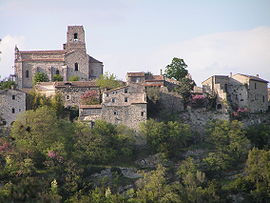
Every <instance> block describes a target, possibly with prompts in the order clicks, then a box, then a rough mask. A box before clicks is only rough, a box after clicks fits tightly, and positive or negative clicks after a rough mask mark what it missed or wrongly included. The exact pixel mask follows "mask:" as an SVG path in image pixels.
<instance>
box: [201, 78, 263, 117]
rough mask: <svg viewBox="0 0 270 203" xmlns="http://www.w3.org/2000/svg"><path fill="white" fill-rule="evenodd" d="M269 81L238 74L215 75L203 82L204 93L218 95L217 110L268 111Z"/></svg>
mask: <svg viewBox="0 0 270 203" xmlns="http://www.w3.org/2000/svg"><path fill="white" fill-rule="evenodd" d="M267 84H268V81H266V80H263V79H262V78H260V77H259V76H252V75H245V74H240V73H237V74H235V75H231V76H224V75H214V76H211V77H209V78H208V79H206V80H205V81H203V82H202V87H203V92H204V93H209V94H216V96H217V100H216V101H217V106H216V107H217V109H222V110H226V109H227V104H229V105H230V106H231V107H232V108H233V110H237V109H238V108H245V109H247V110H248V111H249V112H251V113H256V112H266V111H267V110H268V101H267V98H268V90H267Z"/></svg>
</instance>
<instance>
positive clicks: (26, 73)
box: [25, 70, 29, 78]
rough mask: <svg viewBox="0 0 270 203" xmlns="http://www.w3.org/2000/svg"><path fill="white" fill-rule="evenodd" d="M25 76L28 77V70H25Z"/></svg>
mask: <svg viewBox="0 0 270 203" xmlns="http://www.w3.org/2000/svg"><path fill="white" fill-rule="evenodd" d="M25 77H26V78H29V70H27V71H25Z"/></svg>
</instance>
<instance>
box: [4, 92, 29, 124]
mask: <svg viewBox="0 0 270 203" xmlns="http://www.w3.org/2000/svg"><path fill="white" fill-rule="evenodd" d="M25 110H26V94H25V93H24V92H22V91H21V90H17V89H5V90H0V117H1V118H2V119H3V122H2V123H4V124H5V125H6V126H10V125H11V124H12V122H13V121H15V119H16V117H17V115H18V114H20V113H22V112H24V111H25Z"/></svg>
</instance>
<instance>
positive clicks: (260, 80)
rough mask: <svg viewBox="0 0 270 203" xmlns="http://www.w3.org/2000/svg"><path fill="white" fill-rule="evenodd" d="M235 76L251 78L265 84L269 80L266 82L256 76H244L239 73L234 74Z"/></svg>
mask: <svg viewBox="0 0 270 203" xmlns="http://www.w3.org/2000/svg"><path fill="white" fill-rule="evenodd" d="M234 75H242V76H244V77H247V78H249V79H250V80H256V81H259V82H265V83H268V81H267V80H264V79H262V78H260V77H258V76H254V75H246V74H242V73H237V74H234Z"/></svg>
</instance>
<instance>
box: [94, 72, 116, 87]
mask: <svg viewBox="0 0 270 203" xmlns="http://www.w3.org/2000/svg"><path fill="white" fill-rule="evenodd" d="M96 83H97V85H98V86H99V87H100V88H101V89H113V88H117V87H120V86H121V83H120V82H119V81H118V80H117V79H116V76H115V75H114V74H110V73H108V72H106V73H105V74H104V75H100V76H99V78H98V79H97V80H96Z"/></svg>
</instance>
